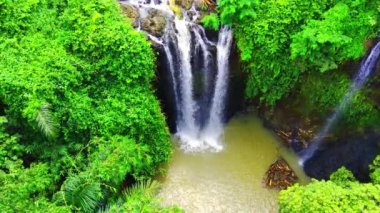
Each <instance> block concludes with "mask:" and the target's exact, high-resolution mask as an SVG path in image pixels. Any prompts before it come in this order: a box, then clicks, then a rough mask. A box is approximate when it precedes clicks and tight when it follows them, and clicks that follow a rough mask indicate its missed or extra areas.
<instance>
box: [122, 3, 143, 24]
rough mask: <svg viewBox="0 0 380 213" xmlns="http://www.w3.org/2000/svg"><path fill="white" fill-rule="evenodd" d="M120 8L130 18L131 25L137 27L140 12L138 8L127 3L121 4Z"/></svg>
mask: <svg viewBox="0 0 380 213" xmlns="http://www.w3.org/2000/svg"><path fill="white" fill-rule="evenodd" d="M121 8H122V9H123V12H124V14H125V15H126V16H127V17H128V18H129V19H131V21H132V26H133V27H134V28H136V27H138V20H139V18H140V13H139V10H138V9H137V8H136V7H134V6H132V5H127V4H121Z"/></svg>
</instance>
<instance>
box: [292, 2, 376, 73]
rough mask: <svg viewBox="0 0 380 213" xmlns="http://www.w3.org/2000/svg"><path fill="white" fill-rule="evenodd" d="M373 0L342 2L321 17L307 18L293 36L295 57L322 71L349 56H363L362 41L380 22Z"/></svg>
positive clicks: (333, 66)
mask: <svg viewBox="0 0 380 213" xmlns="http://www.w3.org/2000/svg"><path fill="white" fill-rule="evenodd" d="M373 7H374V4H373V2H372V1H366V0H360V1H342V2H339V3H337V4H336V5H335V6H334V7H332V8H330V9H329V10H327V11H326V12H325V13H323V14H322V20H320V19H317V20H314V19H313V20H308V21H307V24H306V25H304V26H303V27H302V31H300V32H298V33H296V34H295V35H293V37H292V44H291V50H292V52H291V54H292V58H302V59H304V62H303V63H307V64H309V65H310V67H312V66H314V67H315V68H317V69H319V70H320V71H322V72H324V71H327V70H332V69H336V68H337V67H338V65H339V64H341V63H342V62H345V61H346V60H348V59H359V58H360V57H361V56H363V55H364V53H365V49H364V45H363V42H364V41H366V39H368V37H369V36H370V35H371V33H372V32H373V30H374V29H375V26H376V25H377V24H378V23H377V19H378V18H377V17H378V16H377V14H376V10H374V8H373Z"/></svg>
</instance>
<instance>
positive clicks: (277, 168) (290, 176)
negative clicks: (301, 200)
mask: <svg viewBox="0 0 380 213" xmlns="http://www.w3.org/2000/svg"><path fill="white" fill-rule="evenodd" d="M297 180H298V177H297V175H296V174H295V173H294V171H293V170H292V168H290V166H289V164H288V163H287V162H286V161H285V160H284V159H282V158H280V159H278V160H277V161H276V162H274V163H273V164H272V165H270V167H269V169H268V171H267V172H266V174H265V178H264V182H265V185H266V187H268V188H270V189H286V188H288V187H289V186H292V185H293V184H295V183H296V182H297Z"/></svg>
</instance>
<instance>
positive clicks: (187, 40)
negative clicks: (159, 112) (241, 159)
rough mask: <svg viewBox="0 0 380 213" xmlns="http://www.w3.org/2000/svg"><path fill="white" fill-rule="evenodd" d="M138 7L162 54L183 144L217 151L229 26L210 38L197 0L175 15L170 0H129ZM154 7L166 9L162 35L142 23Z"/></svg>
mask: <svg viewBox="0 0 380 213" xmlns="http://www.w3.org/2000/svg"><path fill="white" fill-rule="evenodd" d="M120 3H121V4H128V5H132V6H133V7H134V8H136V9H137V10H138V11H139V14H140V15H139V18H138V20H137V22H138V29H139V30H141V31H143V32H144V33H146V34H147V36H148V37H149V39H150V40H151V41H152V42H154V43H155V45H157V46H159V47H161V49H162V50H163V53H164V54H165V59H166V60H167V62H166V64H167V66H166V73H167V74H168V77H169V79H170V81H171V85H168V87H169V86H170V87H171V88H170V89H171V90H172V94H173V96H174V97H172V98H173V100H174V102H175V106H173V107H174V109H175V114H176V115H175V119H176V133H175V135H176V136H177V137H178V139H179V142H180V146H181V149H183V150H185V151H188V152H197V151H205V150H208V151H220V150H222V149H223V145H222V134H223V127H224V123H223V122H224V120H225V119H224V111H225V110H224V109H225V102H226V100H225V99H226V93H227V88H228V75H229V55H230V49H231V44H232V31H231V29H230V28H229V27H222V28H221V30H220V32H219V35H218V41H217V43H216V42H213V41H212V39H209V38H208V37H207V35H206V32H205V30H204V29H203V27H202V26H201V25H199V24H197V23H198V21H199V20H198V18H199V17H200V13H199V12H198V9H197V8H199V6H197V5H196V4H197V3H196V1H195V3H194V4H193V5H192V7H191V8H190V9H189V10H185V9H183V8H182V17H183V18H179V17H178V16H177V15H175V14H174V12H173V11H171V9H170V5H169V4H170V3H172V1H167V0H161V1H159V0H150V1H149V0H148V1H144V0H127V1H121V2H120ZM152 11H159V12H160V13H161V14H164V16H165V20H166V26H165V30H164V32H163V35H162V36H157V35H156V34H157V33H156V34H154V33H152V32H149V30H147V29H144V26H142V25H141V23H142V21H141V20H142V19H144V18H146V17H149V14H150V13H152Z"/></svg>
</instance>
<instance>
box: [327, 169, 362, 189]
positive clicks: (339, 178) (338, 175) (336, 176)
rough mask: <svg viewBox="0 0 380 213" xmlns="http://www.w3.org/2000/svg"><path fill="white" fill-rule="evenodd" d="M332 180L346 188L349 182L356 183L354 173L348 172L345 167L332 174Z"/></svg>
mask: <svg viewBox="0 0 380 213" xmlns="http://www.w3.org/2000/svg"><path fill="white" fill-rule="evenodd" d="M330 180H331V181H332V182H334V183H336V184H337V185H340V186H345V185H346V184H347V183H348V182H354V181H356V180H355V177H354V175H353V174H352V172H351V171H350V170H347V169H346V168H345V167H342V168H340V169H338V170H337V171H336V172H334V173H332V174H331V175H330Z"/></svg>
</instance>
